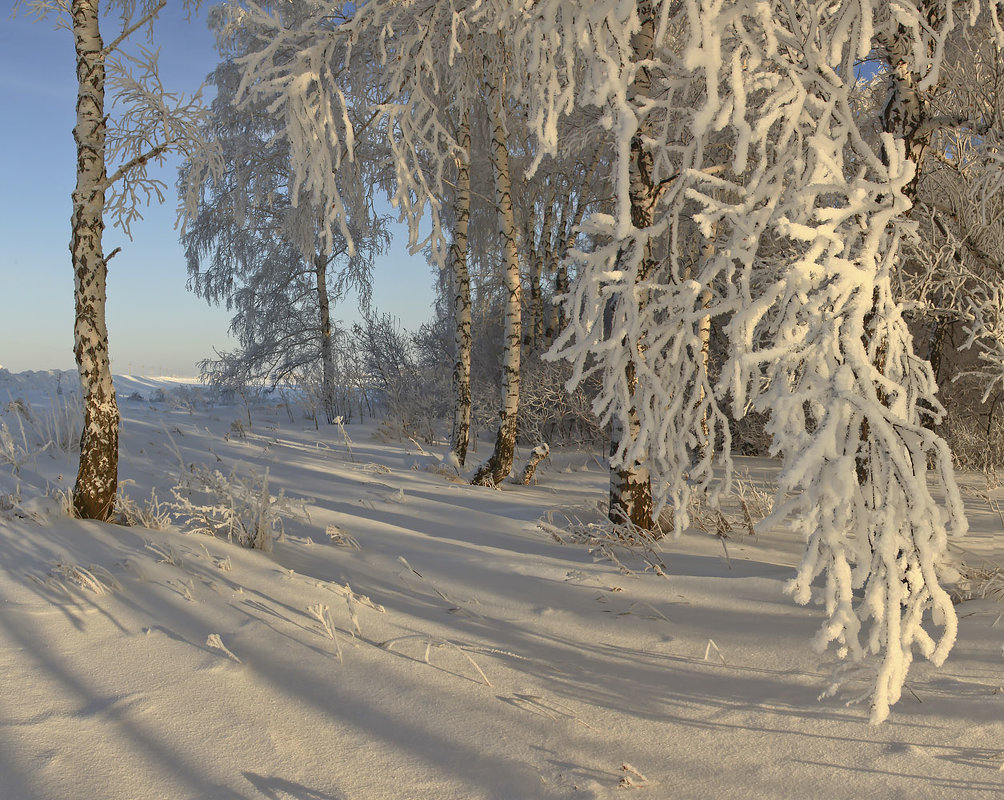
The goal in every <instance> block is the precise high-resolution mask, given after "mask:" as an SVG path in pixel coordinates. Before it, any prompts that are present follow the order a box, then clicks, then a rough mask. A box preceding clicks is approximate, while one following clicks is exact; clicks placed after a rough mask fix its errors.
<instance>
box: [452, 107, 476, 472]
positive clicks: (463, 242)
mask: <svg viewBox="0 0 1004 800" xmlns="http://www.w3.org/2000/svg"><path fill="white" fill-rule="evenodd" d="M458 139H459V144H460V147H461V149H462V150H463V151H464V154H465V156H464V157H462V158H459V159H458V160H457V196H456V201H455V206H454V212H455V218H456V221H455V223H454V228H453V242H452V243H451V245H450V270H451V275H450V278H451V280H452V282H453V316H454V324H455V327H454V334H453V342H454V348H455V350H456V355H455V357H454V362H453V430H452V432H451V434H450V442H451V446H452V451H453V455H454V457H455V458H456V460H457V463H458V464H459V465H460V466H463V465H464V462H465V461H466V460H467V444H468V440H469V439H470V435H471V279H470V275H469V273H468V271H467V227H468V223H469V221H470V216H471V165H470V161H469V157H470V152H471V125H470V114H469V112H468V111H467V110H466V109H465V110H464V114H463V118H462V119H461V121H460V131H459V137H458ZM465 159H466V160H465Z"/></svg>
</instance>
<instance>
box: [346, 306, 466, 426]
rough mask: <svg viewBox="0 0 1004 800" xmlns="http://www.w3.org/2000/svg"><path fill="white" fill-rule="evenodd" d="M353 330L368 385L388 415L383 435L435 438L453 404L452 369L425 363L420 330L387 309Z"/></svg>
mask: <svg viewBox="0 0 1004 800" xmlns="http://www.w3.org/2000/svg"><path fill="white" fill-rule="evenodd" d="M352 334H353V340H354V341H355V343H356V350H357V352H358V353H359V355H360V358H361V361H362V369H363V373H364V375H365V376H366V377H365V380H366V385H367V386H368V387H370V388H371V390H372V394H373V398H374V400H375V404H376V405H377V406H378V408H379V409H380V411H381V412H382V414H383V415H384V421H383V424H382V425H381V430H382V433H383V435H384V436H385V437H387V438H408V437H414V438H418V439H422V440H424V441H426V442H432V441H435V439H436V427H437V424H438V423H439V422H440V421H441V420H443V419H445V418H446V416H447V414H448V413H449V410H450V400H449V377H448V371H447V370H444V369H442V368H441V367H440V368H438V369H436V368H434V367H430V366H427V365H425V364H423V363H421V362H420V360H419V353H418V352H417V348H416V338H415V336H413V335H411V334H409V333H408V332H407V331H405V330H403V329H402V328H401V327H400V325H399V324H398V322H397V321H396V320H395V319H394V318H393V317H391V316H389V315H387V314H384V315H377V314H371V315H369V316H368V317H366V319H365V320H364V321H363V323H362V324H357V325H354V326H353V327H352Z"/></svg>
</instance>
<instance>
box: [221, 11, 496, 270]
mask: <svg viewBox="0 0 1004 800" xmlns="http://www.w3.org/2000/svg"><path fill="white" fill-rule="evenodd" d="M467 5H471V4H469V3H468V4H464V3H450V2H438V1H437V0H420V1H419V2H410V3H398V2H391V3H368V4H365V5H362V6H361V7H359V8H358V9H356V8H353V7H352V6H351V5H347V4H342V3H332V2H316V1H308V2H304V3H298V4H295V5H293V6H290V7H286V6H284V7H283V12H282V14H279V15H273V14H270V13H267V12H265V11H262V10H261V9H259V8H258V7H255V6H251V7H249V8H248V9H241V8H238V7H236V6H227V7H226V23H225V25H224V27H223V29H222V36H223V37H224V38H225V37H226V36H228V35H233V34H234V33H235V32H237V31H240V32H246V31H247V30H253V31H255V32H256V34H257V37H258V41H259V42H260V47H257V48H253V49H251V51H250V52H248V54H247V55H245V56H243V57H241V58H240V59H238V63H239V64H240V67H241V70H242V71H243V75H244V78H243V81H242V84H241V89H240V92H239V93H238V98H239V99H240V98H245V99H246V101H247V102H256V103H257V102H265V103H266V104H267V107H268V109H269V111H270V112H271V113H274V114H278V115H280V117H281V118H282V120H283V125H284V131H283V135H284V136H285V137H286V138H287V139H288V141H289V145H290V149H291V155H292V164H293V185H292V187H291V188H292V194H293V196H306V197H308V198H309V199H310V201H311V202H312V203H313V204H314V205H315V206H318V207H326V208H329V209H330V213H329V214H328V216H327V217H326V218H325V225H326V226H327V227H326V234H327V236H328V237H331V235H332V227H331V226H333V225H335V226H338V227H339V228H340V232H341V235H342V236H343V237H344V238H345V240H346V241H348V242H349V243H350V248H351V247H353V246H354V243H353V237H352V235H351V231H350V230H349V229H348V227H347V226H346V219H347V218H348V217H349V216H350V215H351V214H352V212H353V209H352V208H351V206H350V205H349V202H348V200H349V199H348V198H346V197H344V196H343V194H342V192H341V191H340V188H339V186H338V183H337V181H336V179H335V176H336V175H337V173H338V170H339V169H341V168H342V167H343V166H344V165H346V164H348V163H349V162H351V161H352V160H353V159H354V157H355V155H356V154H355V148H356V143H357V136H360V135H363V133H364V132H365V135H366V136H367V137H368V138H373V139H375V138H380V139H382V141H383V143H384V146H385V147H386V149H387V151H388V152H389V154H390V160H389V165H388V166H389V169H388V170H387V171H386V174H383V173H382V174H380V175H376V176H374V182H375V183H378V184H379V185H381V186H382V187H383V188H384V189H385V190H386V191H387V194H388V196H389V197H390V200H391V203H392V204H393V205H394V206H395V207H396V208H397V209H398V210H399V212H400V218H401V219H402V221H404V222H407V224H408V226H409V245H410V247H411V250H412V252H417V251H419V250H421V249H423V248H427V249H428V252H429V254H430V255H431V257H432V258H433V260H434V261H436V262H437V263H438V264H439V265H440V266H445V264H446V259H447V255H448V250H449V241H448V238H449V237H448V236H447V235H446V234H445V233H444V230H443V223H442V220H441V216H440V215H441V201H442V198H443V197H444V196H447V195H448V194H449V188H448V187H449V184H448V180H447V176H448V175H451V174H452V172H453V171H454V164H455V161H456V159H457V158H458V157H466V156H465V155H464V154H462V151H461V148H460V146H459V145H458V143H457V141H456V135H457V120H459V118H460V110H462V109H464V108H469V107H470V104H471V102H472V98H473V97H474V93H475V92H477V91H478V90H479V88H480V86H481V81H480V77H479V76H478V77H477V78H475V77H472V76H474V75H475V72H474V70H473V68H472V67H469V66H465V67H464V68H459V65H460V63H462V61H463V59H465V58H466V57H467V56H466V51H465V46H466V43H467V41H468V39H469V38H470V37H471V36H472V35H473V34H471V33H470V32H469V30H468V25H467V22H466V20H465V13H466V9H465V8H464V7H465V6H467ZM473 5H478V3H474V4H473ZM481 50H482V51H483V50H484V48H483V47H482V48H481ZM478 66H480V64H479V65H478ZM354 110H355V111H358V112H359V113H358V118H356V117H355V116H354V113H353V112H354ZM360 120H361V121H360Z"/></svg>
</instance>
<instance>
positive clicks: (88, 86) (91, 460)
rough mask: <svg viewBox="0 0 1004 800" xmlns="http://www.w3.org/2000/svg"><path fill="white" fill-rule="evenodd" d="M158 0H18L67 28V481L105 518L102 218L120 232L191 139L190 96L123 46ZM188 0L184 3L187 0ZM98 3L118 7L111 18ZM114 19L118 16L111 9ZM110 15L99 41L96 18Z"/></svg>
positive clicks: (195, 114)
mask: <svg viewBox="0 0 1004 800" xmlns="http://www.w3.org/2000/svg"><path fill="white" fill-rule="evenodd" d="M165 5H166V0H117V1H116V0H109V2H107V3H106V4H103V5H102V4H101V3H100V2H99V0H31V1H30V2H24V3H19V4H17V5H16V6H15V9H17V8H24V9H25V10H26V11H27V12H28V13H29V14H31V15H33V16H35V17H36V18H40V19H45V18H50V17H52V16H55V17H56V18H57V19H58V25H59V27H62V28H65V29H67V30H69V31H70V32H71V34H72V36H73V45H74V50H75V52H76V74H77V104H76V108H77V117H76V122H75V124H74V127H73V139H74V141H75V143H76V147H77V167H76V186H75V188H74V190H73V194H72V206H73V211H72V216H71V223H70V225H71V231H72V232H71V238H70V255H71V259H72V264H73V274H74V305H75V317H74V320H75V321H74V331H73V333H74V348H73V352H74V355H75V357H76V362H77V370H78V373H79V375H80V382H81V387H82V389H83V397H84V428H83V432H82V433H81V437H80V466H79V469H78V471H77V479H76V483H75V484H74V489H73V506H74V510H75V511H76V513H77V514H78V515H79V516H81V517H85V518H89V519H99V520H104V519H109V518H110V516H111V514H112V511H113V507H114V503H115V494H116V491H117V490H118V425H119V412H118V405H117V402H116V398H115V389H114V386H113V385H112V374H111V363H110V360H109V355H108V329H107V325H106V323H105V304H106V299H107V292H106V285H107V278H108V263H109V261H110V260H111V258H112V257H113V256H114V255H115V254H116V253H117V252H118V251H117V250H113V251H112V252H111V253H109V254H107V255H106V254H105V252H104V247H103V244H102V239H103V233H104V228H105V223H106V221H107V220H108V219H110V220H111V221H112V222H113V224H115V225H116V226H118V227H120V228H122V230H123V231H124V232H125V233H126V234H127V235H128V234H129V232H130V226H131V225H132V223H133V222H135V221H136V220H137V219H139V218H140V216H141V214H140V211H139V208H140V205H141V204H142V203H143V202H144V201H149V200H151V199H156V200H158V201H163V199H164V189H165V188H166V187H165V186H164V184H163V183H162V182H160V181H158V180H156V179H154V178H152V177H151V176H149V175H148V173H147V166H148V165H149V164H150V162H156V163H162V162H163V159H164V157H165V156H166V155H167V154H168V153H170V152H178V151H181V152H184V151H185V150H187V149H190V148H191V147H192V146H193V143H195V142H197V141H198V125H199V122H200V120H201V119H202V113H203V110H202V106H201V104H200V101H199V97H198V95H196V96H194V97H187V96H184V95H180V94H169V93H167V92H166V91H165V90H164V87H163V85H162V84H161V81H160V77H159V74H158V69H157V52H156V51H153V50H150V49H148V48H145V47H143V46H136V47H133V48H131V49H129V50H126V49H125V46H126V45H127V44H128V42H129V40H130V39H131V38H132V37H134V36H135V35H136V34H137V33H139V32H142V31H148V32H149V31H150V30H151V28H152V25H153V23H154V22H155V20H156V18H157V16H158V14H159V13H160V12H161V11H162V10H163V8H164V7H165ZM196 5H197V3H196V2H186V3H185V7H186V8H193V7H195V6H196ZM102 8H103V9H104V11H105V12H107V11H115V12H117V22H116V23H110V21H109V17H108V16H105V15H103V13H102ZM112 19H116V18H115V17H112ZM109 24H113V31H114V33H113V35H112V37H111V40H110V41H107V42H106V39H105V36H104V35H103V30H102V28H103V27H107V26H108V25H109Z"/></svg>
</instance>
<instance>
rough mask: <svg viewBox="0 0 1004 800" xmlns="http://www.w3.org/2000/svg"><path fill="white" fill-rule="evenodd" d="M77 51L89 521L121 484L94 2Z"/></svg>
mask: <svg viewBox="0 0 1004 800" xmlns="http://www.w3.org/2000/svg"><path fill="white" fill-rule="evenodd" d="M71 16H72V20H73V41H74V46H75V48H76V53H77V82H78V86H77V121H76V125H74V128H73V138H74V141H76V143H77V184H76V188H75V189H74V191H73V216H72V222H71V225H72V234H71V239H70V253H71V255H72V259H73V275H74V305H75V309H76V317H75V321H74V326H73V338H74V347H73V352H74V355H75V356H76V361H77V371H78V373H79V375H80V384H81V388H82V389H83V393H84V430H83V433H82V434H81V436H80V467H79V469H78V471H77V482H76V485H75V486H74V488H73V507H74V509H75V511H76V513H77V514H78V515H79V516H81V517H84V518H87V519H100V520H106V519H109V518H110V517H111V514H112V511H113V510H114V506H115V493H116V491H117V489H118V450H119V443H118V426H119V411H118V405H117V404H116V401H115V389H114V386H113V385H112V372H111V362H110V360H109V356H108V329H107V327H106V326H105V300H106V279H107V275H108V264H107V262H106V260H105V256H104V252H103V250H102V243H101V237H102V233H103V231H104V207H105V189H106V182H107V173H106V169H105V108H104V106H105V63H104V62H105V56H104V52H103V50H104V43H103V42H102V40H101V31H100V27H99V15H98V0H73V3H72V7H71Z"/></svg>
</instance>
